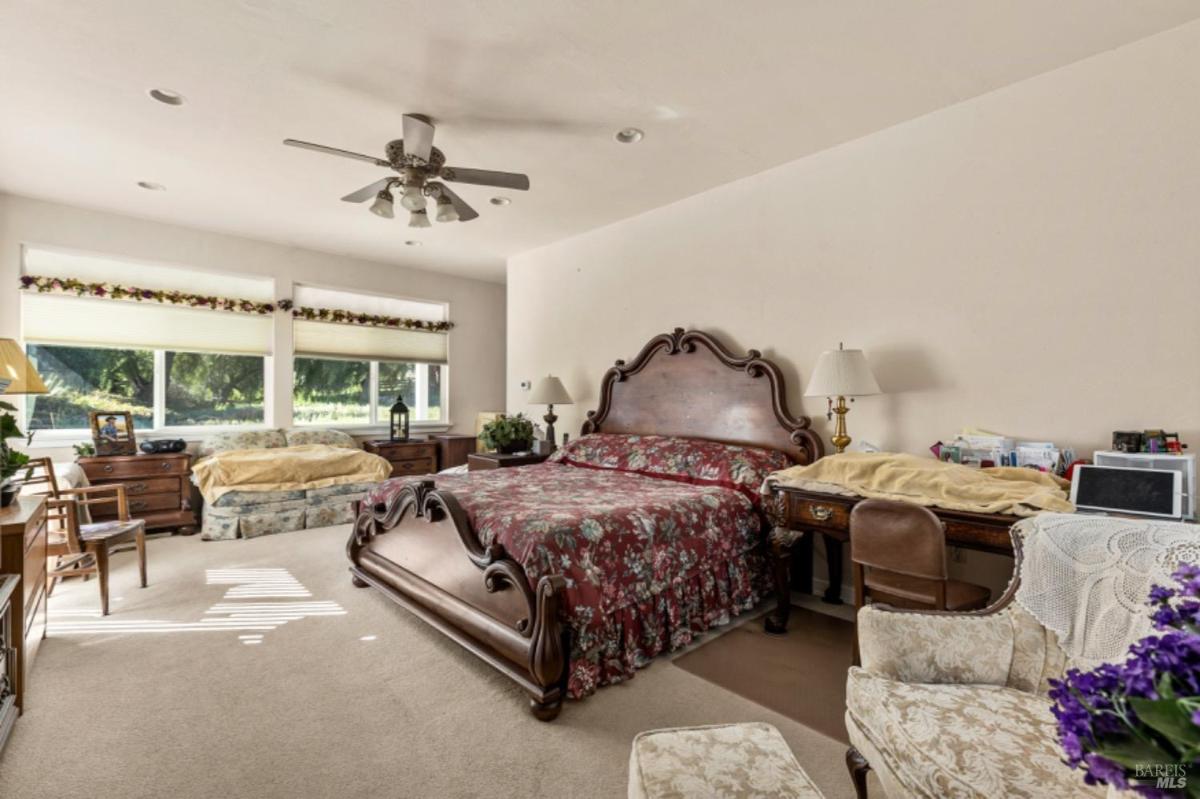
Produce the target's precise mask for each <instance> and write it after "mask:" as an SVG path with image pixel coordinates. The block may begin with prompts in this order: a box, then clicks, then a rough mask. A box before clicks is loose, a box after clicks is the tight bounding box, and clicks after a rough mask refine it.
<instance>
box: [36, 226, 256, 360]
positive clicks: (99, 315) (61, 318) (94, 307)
mask: <svg viewBox="0 0 1200 799" xmlns="http://www.w3.org/2000/svg"><path fill="white" fill-rule="evenodd" d="M22 255H23V258H22V273H23V274H26V275H38V276H41V277H57V278H75V279H77V280H82V281H84V282H96V283H116V284H121V285H125V286H137V287H138V288H145V289H151V290H165V291H172V290H174V291H186V292H189V293H193V294H207V295H217V296H223V297H234V298H238V299H247V300H253V301H259V302H268V301H271V300H272V299H273V298H272V296H271V295H272V294H273V290H274V285H275V284H274V282H273V281H272V280H270V279H266V278H253V277H231V276H229V275H221V274H216V273H213V272H202V271H199V270H195V269H185V268H180V267H172V266H157V265H153V264H146V263H135V262H131V261H122V260H119V259H116V258H110V257H106V256H98V255H80V254H75V253H67V252H60V251H58V250H51V249H42V248H35V247H26V248H25V250H24V252H23V253H22ZM273 325H274V314H250V313H234V312H229V311H213V310H205V309H200V308H188V307H185V306H179V305H170V304H160V303H157V302H135V301H130V300H113V299H104V298H93V297H73V296H63V295H61V294H37V293H34V292H32V291H25V292H22V293H21V335H22V337H23V338H24V339H25V340H26V341H35V342H40V343H44V344H64V345H70V346H109V347H131V348H136V349H165V350H182V351H191V352H227V353H234V354H241V355H269V354H270V352H271V340H272V335H273Z"/></svg>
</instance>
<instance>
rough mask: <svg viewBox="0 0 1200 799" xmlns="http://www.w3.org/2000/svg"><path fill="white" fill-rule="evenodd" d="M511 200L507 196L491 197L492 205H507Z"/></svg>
mask: <svg viewBox="0 0 1200 799" xmlns="http://www.w3.org/2000/svg"><path fill="white" fill-rule="evenodd" d="M511 202H512V200H510V199H508V198H507V197H493V198H492V199H491V203H492V205H508V204H510V203H511Z"/></svg>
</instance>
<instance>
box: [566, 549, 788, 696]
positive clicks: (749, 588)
mask: <svg viewBox="0 0 1200 799" xmlns="http://www.w3.org/2000/svg"><path fill="white" fill-rule="evenodd" d="M766 565H767V564H766V558H765V557H764V556H763V554H762V553H761V552H757V551H751V552H745V553H742V554H741V555H739V556H737V557H736V558H732V559H730V560H726V561H722V562H720V563H717V564H716V565H714V566H711V567H709V568H707V569H703V570H700V571H697V572H694V573H692V574H690V575H688V576H686V577H684V578H682V579H680V580H678V581H677V582H675V583H672V584H671V585H670V586H668V587H666V588H665V589H663V590H662V591H660V592H659V593H657V594H655V595H653V596H651V597H649V598H647V599H646V600H645V601H642V602H638V603H634V604H630V605H626V606H625V607H623V608H621V609H620V610H618V611H616V612H615V613H613V614H611V615H610V616H608V617H606V621H605V623H604V625H603V626H602V627H599V628H598V629H597V628H596V626H594V625H589V626H588V627H586V628H584V629H582V630H578V629H574V628H573V629H572V630H571V660H570V669H569V674H568V678H567V696H569V697H571V698H572V699H582V698H583V697H585V696H588V695H590V694H592V693H595V691H596V689H597V688H599V687H600V686H603V685H609V684H612V683H618V682H621V681H623V680H628V679H631V678H632V677H633V675H634V672H635V671H637V670H638V669H640V668H642V667H643V666H646V665H648V664H649V663H650V661H651V660H653V659H654V658H655V657H657V656H658V655H660V654H662V653H663V652H672V651H674V650H676V649H681V648H683V647H685V646H687V645H688V644H690V643H691V642H692V641H693V640H694V639H695V638H696V637H697V636H699V635H701V634H703V633H705V632H707V631H708V630H710V629H712V628H713V627H718V626H720V625H722V624H728V623H729V622H730V621H731V620H732V619H733V618H734V617H736V616H739V615H741V614H742V613H745V612H746V611H748V610H750V609H752V608H753V607H754V606H755V605H757V604H758V603H759V601H760V600H761V599H762V598H763V597H764V596H766V595H767V593H768V592H769V587H770V577H769V574H768V571H767V568H766Z"/></svg>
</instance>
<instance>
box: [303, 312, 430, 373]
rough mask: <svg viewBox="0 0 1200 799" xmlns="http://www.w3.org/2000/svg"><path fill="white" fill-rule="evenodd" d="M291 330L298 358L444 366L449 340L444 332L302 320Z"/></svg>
mask: <svg viewBox="0 0 1200 799" xmlns="http://www.w3.org/2000/svg"><path fill="white" fill-rule="evenodd" d="M293 330H294V334H295V335H294V347H295V350H296V354H297V355H309V356H316V357H332V358H361V359H363V360H376V361H415V362H417V363H446V355H447V352H446V344H447V341H448V340H449V337H448V336H446V335H445V334H444V333H422V332H420V331H418V330H393V329H391V328H386V327H370V326H368V325H342V324H336V323H332V322H310V321H307V320H304V319H297V320H295V323H294V328H293Z"/></svg>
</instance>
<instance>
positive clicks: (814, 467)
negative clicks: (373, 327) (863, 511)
mask: <svg viewBox="0 0 1200 799" xmlns="http://www.w3.org/2000/svg"><path fill="white" fill-rule="evenodd" d="M767 483H768V484H780V485H786V486H792V487H795V488H803V489H807V490H810V491H822V492H824V493H827V494H843V495H850V496H859V497H869V498H872V499H897V500H903V501H905V502H913V503H915V504H917V505H933V506H936V507H939V508H946V509H948V510H965V511H974V512H976V513H1009V514H1013V515H1014V516H1033V515H1034V514H1036V513H1040V512H1041V511H1058V512H1060V513H1074V512H1075V506H1074V505H1072V504H1071V502H1070V501H1069V500H1068V499H1067V492H1066V488H1067V487H1068V486H1069V485H1070V484H1069V483H1068V482H1067V481H1066V480H1063V479H1061V478H1059V477H1055V476H1054V475H1052V474H1047V473H1045V472H1038V471H1034V470H1033V469H1023V468H1013V467H1006V466H1001V467H995V468H990V469H973V468H971V467H969V466H960V465H959V464H957V463H942V462H940V461H936V460H933V459H932V458H921V457H917V456H916V455H904V454H897V453H890V452H869V453H868V452H846V453H843V454H841V455H830V456H828V457H826V458H821V459H820V460H818V461H817V462H816V463H813V464H810V465H808V466H793V467H792V468H790V469H784V470H782V471H779V472H775V473H774V474H772V475H771V476H770V477H768V478H767Z"/></svg>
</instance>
